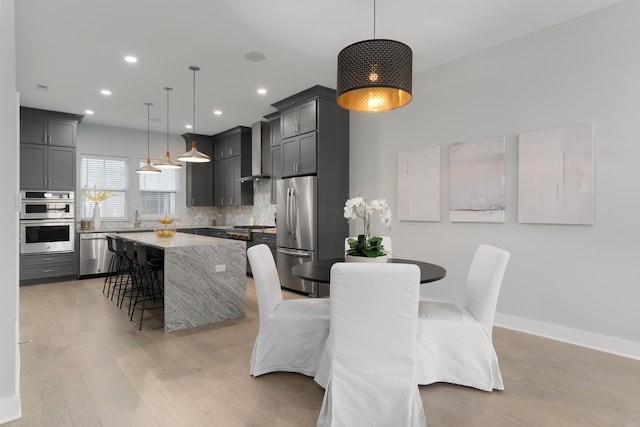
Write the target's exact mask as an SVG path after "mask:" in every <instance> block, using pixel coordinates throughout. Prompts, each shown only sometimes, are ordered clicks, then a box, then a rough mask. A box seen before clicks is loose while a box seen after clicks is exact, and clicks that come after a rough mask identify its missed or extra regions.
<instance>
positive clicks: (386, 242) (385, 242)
mask: <svg viewBox="0 0 640 427" xmlns="http://www.w3.org/2000/svg"><path fill="white" fill-rule="evenodd" d="M380 237H382V247H384V251H385V252H386V253H387V257H389V258H391V254H392V253H393V252H392V251H393V249H392V248H391V237H390V236H380ZM349 239H356V240H358V237H357V236H356V237H345V239H344V250H345V252H346V251H347V250H349V248H350V246H349V243H347V240H349Z"/></svg>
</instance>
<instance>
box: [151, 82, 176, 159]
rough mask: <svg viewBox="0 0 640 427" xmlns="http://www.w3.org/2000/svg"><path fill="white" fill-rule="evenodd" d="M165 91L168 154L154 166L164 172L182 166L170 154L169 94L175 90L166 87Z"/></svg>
mask: <svg viewBox="0 0 640 427" xmlns="http://www.w3.org/2000/svg"><path fill="white" fill-rule="evenodd" d="M163 89H164V90H166V91H167V152H166V153H165V157H164V160H162V161H160V162H157V163H156V164H154V166H155V167H157V168H158V169H162V170H166V169H180V168H181V167H182V165H181V164H180V163H178V162H176V161H175V160H172V159H171V154H170V153H169V92H171V91H172V90H173V88H171V87H164V88H163Z"/></svg>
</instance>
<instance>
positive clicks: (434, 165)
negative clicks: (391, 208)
mask: <svg viewBox="0 0 640 427" xmlns="http://www.w3.org/2000/svg"><path fill="white" fill-rule="evenodd" d="M398 219H399V220H400V221H440V147H432V148H427V149H424V150H417V151H407V152H400V153H398Z"/></svg>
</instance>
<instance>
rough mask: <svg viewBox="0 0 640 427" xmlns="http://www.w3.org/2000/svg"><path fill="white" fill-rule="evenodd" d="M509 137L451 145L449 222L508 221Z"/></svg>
mask: <svg viewBox="0 0 640 427" xmlns="http://www.w3.org/2000/svg"><path fill="white" fill-rule="evenodd" d="M505 164H506V160H505V138H504V137H503V136H501V137H496V138H487V139H481V140H476V141H470V142H462V143H458V144H452V145H451V146H450V147H449V221H452V222H505V207H506V203H505V199H506V195H505V174H506V166H505Z"/></svg>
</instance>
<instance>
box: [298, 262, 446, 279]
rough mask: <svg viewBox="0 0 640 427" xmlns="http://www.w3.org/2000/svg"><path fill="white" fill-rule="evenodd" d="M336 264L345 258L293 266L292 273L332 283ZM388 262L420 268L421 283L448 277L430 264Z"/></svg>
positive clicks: (444, 271)
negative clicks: (332, 270)
mask: <svg viewBox="0 0 640 427" xmlns="http://www.w3.org/2000/svg"><path fill="white" fill-rule="evenodd" d="M336 262H344V258H328V259H319V260H316V261H307V262H303V263H302V264H298V265H295V266H293V268H292V269H291V273H293V275H294V276H298V277H300V278H302V279H305V280H311V281H314V282H319V283H330V279H331V266H332V265H333V264H335V263H336ZM387 262H393V263H399V264H414V265H417V266H418V267H420V283H429V282H435V281H436V280H440V279H442V278H444V277H445V276H446V275H447V270H445V269H444V268H443V267H440V266H439V265H436V264H430V263H428V262H423V261H415V260H411V259H401V258H389V259H388V260H387Z"/></svg>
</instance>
